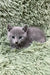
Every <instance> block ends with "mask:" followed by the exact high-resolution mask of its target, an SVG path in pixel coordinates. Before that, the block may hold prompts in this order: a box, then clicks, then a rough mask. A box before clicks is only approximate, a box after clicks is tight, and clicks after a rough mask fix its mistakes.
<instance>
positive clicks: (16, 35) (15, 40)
mask: <svg viewBox="0 0 50 75" xmlns="http://www.w3.org/2000/svg"><path fill="white" fill-rule="evenodd" d="M7 29H8V39H9V41H10V44H14V45H22V44H23V43H25V41H26V39H27V26H24V27H11V26H10V25H8V27H7Z"/></svg>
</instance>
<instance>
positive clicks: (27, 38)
mask: <svg viewBox="0 0 50 75" xmlns="http://www.w3.org/2000/svg"><path fill="white" fill-rule="evenodd" d="M7 29H8V39H9V41H10V45H11V46H12V47H15V48H23V47H28V46H29V45H30V44H31V43H32V42H33V41H37V42H40V43H43V42H45V41H46V38H45V35H44V33H43V32H42V31H41V30H40V29H39V28H37V27H27V26H24V27H16V26H15V27H11V26H10V25H8V27H7Z"/></svg>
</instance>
